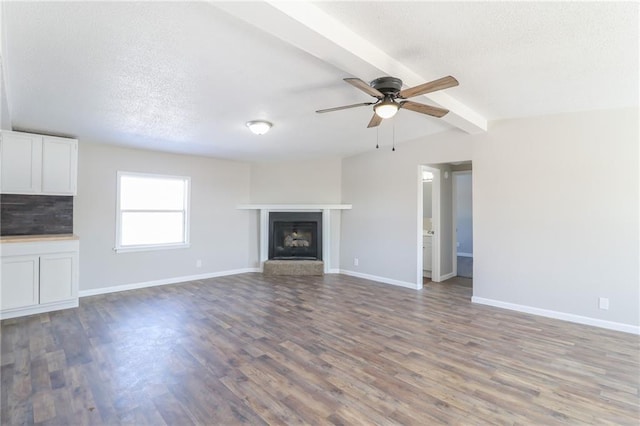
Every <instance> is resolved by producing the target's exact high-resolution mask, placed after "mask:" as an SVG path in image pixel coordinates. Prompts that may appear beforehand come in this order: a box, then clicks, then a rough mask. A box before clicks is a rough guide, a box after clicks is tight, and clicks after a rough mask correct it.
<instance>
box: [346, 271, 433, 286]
mask: <svg viewBox="0 0 640 426" xmlns="http://www.w3.org/2000/svg"><path fill="white" fill-rule="evenodd" d="M340 273H341V274H345V275H349V276H352V277H358V278H364V279H365V280H371V281H377V282H380V283H384V284H391V285H397V286H400V287H406V288H411V289H414V290H418V289H420V288H422V286H420V287H417V286H416V284H415V283H410V282H407V281H400V280H394V279H392V278H385V277H379V276H376V275H369V274H363V273H361V272H355V271H349V270H347V269H340Z"/></svg>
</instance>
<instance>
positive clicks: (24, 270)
mask: <svg viewBox="0 0 640 426" xmlns="http://www.w3.org/2000/svg"><path fill="white" fill-rule="evenodd" d="M78 259H79V241H78V240H69V241H51V242H28V243H3V244H2V272H1V279H2V281H1V282H0V286H1V287H2V291H1V296H2V298H1V299H0V309H1V311H0V317H2V319H5V318H14V317H18V316H23V315H31V314H37V313H42V312H48V311H54V310H58V309H66V308H72V307H77V306H78Z"/></svg>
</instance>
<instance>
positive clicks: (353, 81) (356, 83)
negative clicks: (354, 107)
mask: <svg viewBox="0 0 640 426" xmlns="http://www.w3.org/2000/svg"><path fill="white" fill-rule="evenodd" d="M344 81H346V82H347V83H349V84H350V85H352V86H353V87H355V88H357V89H360V90H362V91H363V92H365V93H366V94H368V95H371V96H374V97H376V98H378V99H382V98H384V95H383V94H382V92H381V91H379V90H378V89H374V88H373V87H371V86H369V85H368V84H367V83H366V82H365V81H362V80H360V79H359V78H345V79H344Z"/></svg>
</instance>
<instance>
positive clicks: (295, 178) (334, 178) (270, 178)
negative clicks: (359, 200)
mask: <svg viewBox="0 0 640 426" xmlns="http://www.w3.org/2000/svg"><path fill="white" fill-rule="evenodd" d="M341 181H342V160H341V159H340V158H330V159H322V160H311V161H287V162H275V163H274V162H270V163H253V164H251V202H252V203H253V204H278V203H282V204H291V203H297V204H305V203H308V204H323V203H324V204H331V203H340V200H341V196H340V194H341Z"/></svg>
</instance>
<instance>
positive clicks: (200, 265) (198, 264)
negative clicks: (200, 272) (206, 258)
mask: <svg viewBox="0 0 640 426" xmlns="http://www.w3.org/2000/svg"><path fill="white" fill-rule="evenodd" d="M196 268H202V260H200V259H198V260H196Z"/></svg>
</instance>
